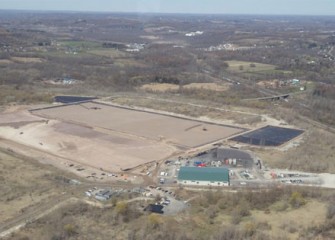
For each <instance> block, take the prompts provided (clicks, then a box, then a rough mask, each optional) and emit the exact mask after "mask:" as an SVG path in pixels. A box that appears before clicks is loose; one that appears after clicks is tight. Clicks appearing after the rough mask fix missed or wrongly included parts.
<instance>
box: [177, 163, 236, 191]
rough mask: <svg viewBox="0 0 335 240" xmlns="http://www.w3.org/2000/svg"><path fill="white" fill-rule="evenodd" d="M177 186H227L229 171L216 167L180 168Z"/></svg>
mask: <svg viewBox="0 0 335 240" xmlns="http://www.w3.org/2000/svg"><path fill="white" fill-rule="evenodd" d="M178 184H182V185H196V186H229V184H230V181H229V170H228V169H227V168H217V167H181V168H180V170H179V174H178Z"/></svg>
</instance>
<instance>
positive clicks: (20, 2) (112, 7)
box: [0, 0, 335, 16]
mask: <svg viewBox="0 0 335 240" xmlns="http://www.w3.org/2000/svg"><path fill="white" fill-rule="evenodd" d="M0 10H24V11H70V12H102V13H108V12H111V13H112V12H119V13H163V14H164V13H165V14H168V13H171V14H173V13H176V14H178V13H179V14H232V15H316V16H332V15H335V1H333V0H281V1H279V0H238V1H235V2H231V1H225V0H207V1H194V0H170V1H162V0H123V1H108V0H96V1H85V0H81V1H80V0H58V1H53V0H25V1H24V0H0Z"/></svg>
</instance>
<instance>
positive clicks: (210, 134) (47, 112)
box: [34, 103, 242, 147]
mask: <svg viewBox="0 0 335 240" xmlns="http://www.w3.org/2000/svg"><path fill="white" fill-rule="evenodd" d="M34 113H35V114H39V115H41V116H45V117H47V118H54V119H61V120H64V121H68V122H73V123H77V124H83V125H86V126H90V127H99V128H103V129H107V130H110V131H116V132H119V133H124V134H129V135H133V136H137V137H142V138H145V139H150V140H154V141H159V140H164V141H165V142H170V143H173V144H176V145H180V146H186V147H196V146H201V145H204V144H206V143H210V142H214V141H217V140H220V139H224V138H227V137H229V136H231V135H234V134H236V133H239V132H242V130H241V129H238V128H234V127H229V126H221V125H214V124H207V123H203V122H197V121H193V120H188V119H182V118H176V117H172V116H164V115H160V114H155V113H149V112H141V111H135V110H130V109H125V108H119V107H113V106H107V105H103V104H97V103H83V104H80V105H68V106H63V107H57V108H49V109H43V110H38V111H34ZM204 129H205V130H204Z"/></svg>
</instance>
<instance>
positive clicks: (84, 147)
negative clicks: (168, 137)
mask: <svg viewBox="0 0 335 240" xmlns="http://www.w3.org/2000/svg"><path fill="white" fill-rule="evenodd" d="M11 124H12V123H9V124H8V126H1V127H0V137H3V138H5V139H10V140H12V141H15V142H18V143H20V144H23V145H27V146H30V147H33V148H36V149H39V150H41V151H45V152H49V153H52V154H54V155H56V156H60V157H62V158H63V161H66V160H70V161H71V160H72V161H74V162H76V163H78V164H82V165H84V166H90V167H94V168H97V169H100V168H102V169H104V170H105V171H109V172H119V171H120V170H122V169H127V168H133V167H136V166H138V165H141V164H144V163H147V162H151V161H155V160H162V159H164V158H166V157H168V156H169V155H171V154H172V153H173V152H174V151H175V148H173V147H171V146H168V145H166V144H163V143H157V142H153V141H149V140H146V139H140V138H137V137H133V136H129V135H128V136H127V135H124V134H121V133H117V132H110V133H109V134H106V133H100V132H97V131H95V130H93V129H91V128H88V127H83V126H79V125H75V124H70V123H63V122H59V121H49V123H48V124H46V123H45V122H34V123H28V124H26V125H24V126H19V127H17V128H13V126H10V125H11ZM58 164H59V163H58Z"/></svg>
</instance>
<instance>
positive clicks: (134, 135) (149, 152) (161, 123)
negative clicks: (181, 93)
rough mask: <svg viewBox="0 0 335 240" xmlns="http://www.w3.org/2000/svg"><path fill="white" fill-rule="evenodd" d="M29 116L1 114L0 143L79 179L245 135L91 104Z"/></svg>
mask: <svg viewBox="0 0 335 240" xmlns="http://www.w3.org/2000/svg"><path fill="white" fill-rule="evenodd" d="M33 113H34V114H31V113H30V112H29V111H27V110H18V111H13V112H9V113H3V114H1V117H0V138H3V139H6V141H7V140H10V141H11V142H13V143H15V144H17V145H15V146H13V149H14V150H15V151H18V150H19V149H20V145H21V146H28V147H29V148H30V149H31V151H33V150H34V152H35V153H36V152H38V151H39V152H40V155H41V157H38V158H39V160H40V161H42V162H47V163H51V164H53V165H55V166H57V167H60V168H62V169H68V170H70V169H69V166H70V165H71V163H73V164H74V166H73V167H72V168H75V170H73V171H76V170H77V171H79V170H78V169H82V170H80V171H83V173H84V172H85V171H86V170H88V169H91V168H95V169H97V170H98V169H100V170H102V169H103V171H107V172H120V171H123V170H126V169H132V168H135V167H137V166H140V165H143V164H146V163H150V162H155V161H160V160H164V159H167V158H168V157H169V156H171V155H173V154H175V153H176V152H178V151H179V150H180V147H182V148H190V147H197V146H200V145H204V144H206V143H210V142H213V141H216V140H219V139H223V138H226V137H229V136H230V135H232V134H236V133H239V132H242V131H243V129H240V128H234V127H230V126H223V125H217V124H210V123H204V122H200V121H194V120H190V119H184V118H177V117H173V116H167V115H162V114H156V113H149V112H144V111H138V110H131V109H127V108H121V107H115V106H110V105H105V104H100V103H92V102H87V103H81V104H75V105H62V106H57V107H50V108H43V109H41V110H34V111H33ZM7 144H9V143H8V142H7ZM23 152H24V151H23ZM23 152H22V153H23ZM23 154H24V153H23ZM73 164H72V165H73ZM84 169H85V171H84ZM78 173H79V172H78ZM88 175H89V174H88Z"/></svg>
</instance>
